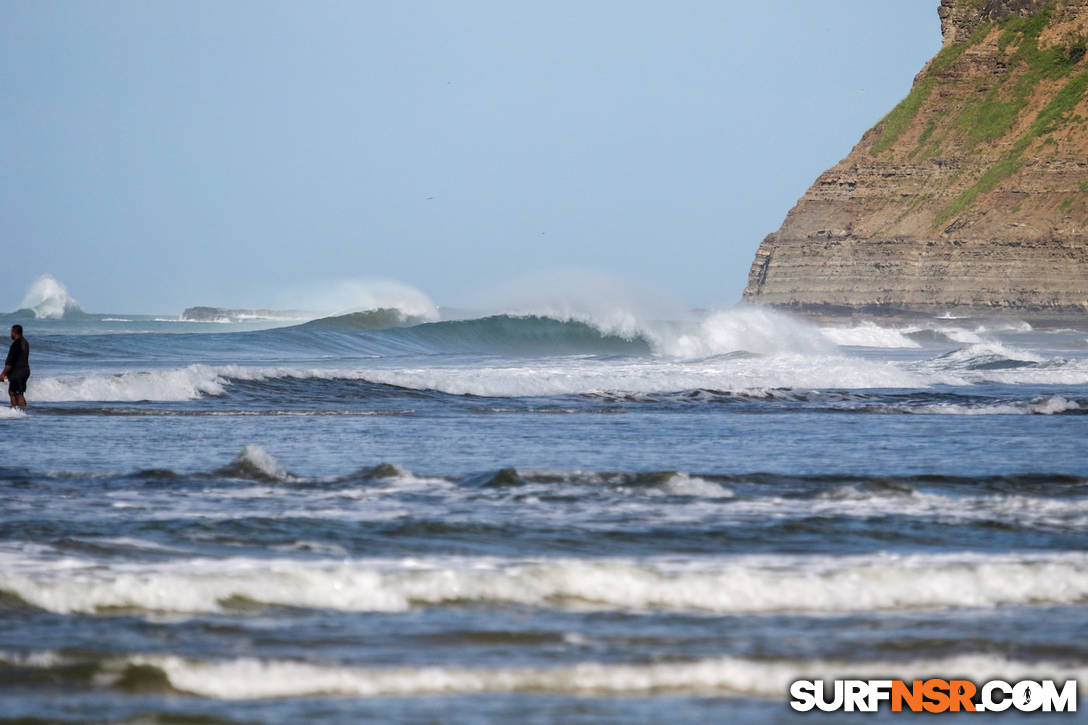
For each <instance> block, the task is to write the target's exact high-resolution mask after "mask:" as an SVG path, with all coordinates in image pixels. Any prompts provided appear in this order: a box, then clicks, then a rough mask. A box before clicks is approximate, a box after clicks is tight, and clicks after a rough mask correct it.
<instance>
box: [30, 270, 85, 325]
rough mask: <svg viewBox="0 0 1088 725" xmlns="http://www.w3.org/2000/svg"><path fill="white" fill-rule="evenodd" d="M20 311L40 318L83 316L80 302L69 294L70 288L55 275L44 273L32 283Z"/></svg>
mask: <svg viewBox="0 0 1088 725" xmlns="http://www.w3.org/2000/svg"><path fill="white" fill-rule="evenodd" d="M19 312H24V313H33V315H34V318H35V319H38V320H60V319H71V318H78V317H83V316H84V315H85V313H84V312H83V308H82V307H80V306H79V303H78V302H76V301H75V299H73V298H72V296H71V295H69V294H68V288H67V287H65V286H64V285H63V284H62V283H61V282H59V281H58V280H57V279H56V278H55V277H53V276H52V275H48V274H43V275H42V276H41V277H38V279H36V280H34V282H33V283H32V284H31V285H30V288H29V289H28V290H27V291H26V295H24V296H23V301H22V303H20V305H19Z"/></svg>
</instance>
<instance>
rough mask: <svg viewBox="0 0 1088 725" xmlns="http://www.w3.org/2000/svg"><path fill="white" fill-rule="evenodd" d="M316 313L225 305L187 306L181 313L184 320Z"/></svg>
mask: <svg viewBox="0 0 1088 725" xmlns="http://www.w3.org/2000/svg"><path fill="white" fill-rule="evenodd" d="M314 317H316V314H314V313H310V312H301V311H299V310H232V309H227V308H225V307H203V306H198V307H187V308H185V311H184V312H182V313H181V319H182V320H184V321H185V322H251V321H252V322H257V321H263V320H278V321H297V320H310V319H313V318H314Z"/></svg>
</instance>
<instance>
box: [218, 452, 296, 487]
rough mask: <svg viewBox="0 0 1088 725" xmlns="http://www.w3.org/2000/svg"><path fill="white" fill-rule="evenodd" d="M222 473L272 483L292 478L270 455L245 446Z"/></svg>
mask: <svg viewBox="0 0 1088 725" xmlns="http://www.w3.org/2000/svg"><path fill="white" fill-rule="evenodd" d="M221 470H222V471H224V472H227V473H230V472H234V473H237V474H239V475H241V476H243V477H246V478H252V477H254V476H256V477H260V478H262V479H271V480H274V481H286V480H289V479H291V478H293V476H291V474H290V473H288V472H287V470H286V469H285V468H283V466H281V465H280V464H279V461H277V460H276V459H275V458H274V457H273V456H272V454H271V453H269V452H268V451H266V450H265V449H264V448H262V447H261V446H257V445H247V446H244V447H243V448H242V450H241V451H240V452H239V453H238V455H237V456H235V457H234V460H232V461H231V462H230V463H229V464H227V466H226V468H224V469H221Z"/></svg>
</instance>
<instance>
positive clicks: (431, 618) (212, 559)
mask: <svg viewBox="0 0 1088 725" xmlns="http://www.w3.org/2000/svg"><path fill="white" fill-rule="evenodd" d="M26 327H27V337H28V339H29V340H30V342H31V346H32V366H33V376H32V377H31V381H30V386H29V388H28V393H27V398H28V399H29V401H30V403H31V408H30V409H29V411H28V412H27V413H25V414H23V413H19V412H14V411H4V412H3V415H2V417H0V427H2V428H3V429H4V436H5V440H6V441H7V446H6V447H5V451H6V453H7V456H6V457H5V459H4V461H3V462H2V464H3V465H2V467H0V487H2V492H3V504H2V506H0V721H3V722H107V721H108V722H124V723H136V722H161V723H174V722H185V723H190V722H209V723H250V722H262V723H297V722H323V723H340V722H343V723H353V722H405V723H416V722H420V723H423V722H464V723H485V722H526V723H553V722H563V723H579V722H585V723H591V722H592V723H600V722H614V723H628V722H661V721H665V720H669V721H676V722H717V721H721V722H751V723H775V722H793V721H795V720H801V719H812V718H813V716H811V715H806V716H791V714H790V712H789V710H788V708H787V706H786V701H787V697H786V692H787V687H788V683H789V682H791V681H792V680H794V679H798V678H801V677H804V678H806V679H811V678H817V677H829V678H830V677H835V676H846V675H849V676H864V677H879V676H887V677H897V678H903V679H910V678H913V677H926V676H931V675H956V676H965V677H969V678H971V679H975V680H984V679H989V678H992V677H1002V678H1005V679H1009V680H1015V679H1023V678H1026V677H1061V678H1078V679H1079V680H1080V682H1081V683H1082V687H1088V644H1086V643H1088V616H1086V615H1088V443H1086V441H1088V415H1086V413H1088V332H1085V331H1084V330H1081V329H1076V328H1075V327H1070V328H1058V327H1055V326H1053V325H1050V326H1041V325H1036V326H1035V327H1032V326H1031V325H1028V324H1027V323H1023V322H1019V321H1016V320H1004V321H976V320H921V321H911V322H909V323H906V322H901V323H895V324H891V323H888V324H885V325H884V326H876V325H874V324H871V323H854V324H846V323H840V324H834V325H832V324H826V325H825V326H823V327H820V326H817V325H814V324H811V323H806V322H802V321H799V320H794V319H791V318H787V317H785V316H782V315H778V314H773V313H770V312H766V311H761V310H743V309H738V310H734V311H730V312H724V313H717V314H713V315H706V316H701V317H697V318H693V319H691V320H687V321H684V322H654V323H639V324H635V325H632V324H623V325H616V324H603V323H601V322H598V321H594V320H593V319H580V320H560V319H553V318H546V317H517V316H498V317H488V318H481V319H467V320H447V321H443V322H423V321H422V320H415V319H406V318H403V317H400V316H396V315H392V316H391V315H390V314H389V313H380V314H378V313H367V314H361V315H353V316H349V317H343V318H336V319H326V320H318V321H315V322H311V323H307V324H304V325H297V326H294V327H287V328H278V329H263V330H262V329H250V328H254V327H259V325H254V324H250V325H248V326H240V325H211V324H209V325H199V324H193V323H171V322H167V321H161V320H158V321H157V320H154V319H151V318H147V319H144V318H135V317H134V318H132V319H125V320H123V321H117V320H109V321H103V320H101V319H88V320H81V321H50V320H45V321H39V322H37V323H26ZM1084 694H1085V692H1084V691H1083V690H1082V697H1083V695H1084ZM885 717H886V718H888V719H896V720H903V716H901V715H896V716H894V718H893V717H892V714H891V713H886V714H885ZM1073 717H1074V718H1075V717H1076V716H1073ZM815 719H817V720H820V719H821V718H820V717H816V718H815ZM841 719H842V718H841V717H836V718H833V720H834V721H840V720H841ZM869 719H870V720H872V719H873V718H871V717H870V718H869ZM876 719H877V720H881V718H880V717H878V718H876ZM908 719H909V718H908ZM983 719H984V718H980V717H978V716H975V717H972V718H971V719H970V722H980V721H982V720H983ZM997 719H998V720H999V721H1004V720H1007V719H1009V718H1008V717H1004V718H997ZM1033 720H1035V721H1042V720H1040V719H1039V718H1037V717H1036V718H1033ZM1056 720H1057V721H1061V722H1069V721H1070V718H1069V716H1059V717H1056Z"/></svg>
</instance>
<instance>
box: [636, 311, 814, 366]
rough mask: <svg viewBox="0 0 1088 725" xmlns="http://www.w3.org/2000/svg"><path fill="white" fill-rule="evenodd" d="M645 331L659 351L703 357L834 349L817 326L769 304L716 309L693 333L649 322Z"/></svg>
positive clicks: (671, 354)
mask: <svg viewBox="0 0 1088 725" xmlns="http://www.w3.org/2000/svg"><path fill="white" fill-rule="evenodd" d="M644 334H645V335H646V337H647V338H648V339H649V340H650V341H651V342H652V343H653V344H654V347H655V349H656V350H657V351H658V352H659V353H661V354H664V355H668V356H672V357H678V358H704V357H710V356H713V355H723V354H727V353H731V352H750V353H759V354H763V355H773V354H790V355H800V354H803V355H826V354H830V353H832V352H833V348H832V346H831V345H829V344H828V342H827V340H826V339H825V338H824V336H821V334H820V331H819V330H817V329H816V328H815V327H814V326H812V325H810V324H809V323H807V322H804V321H802V320H798V319H796V318H793V317H790V316H789V315H786V314H784V313H781V312H777V311H775V310H773V309H770V308H767V307H749V306H744V305H741V306H737V307H734V308H732V309H730V310H726V311H723V312H716V313H714V314H711V315H709V316H707V317H706V318H705V319H703V320H702V321H701V322H700V323H699V326H698V329H697V331H695V332H693V333H677V332H676V331H675V330H674V329H671V328H669V327H666V326H648V327H646V328H645V333H644Z"/></svg>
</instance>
